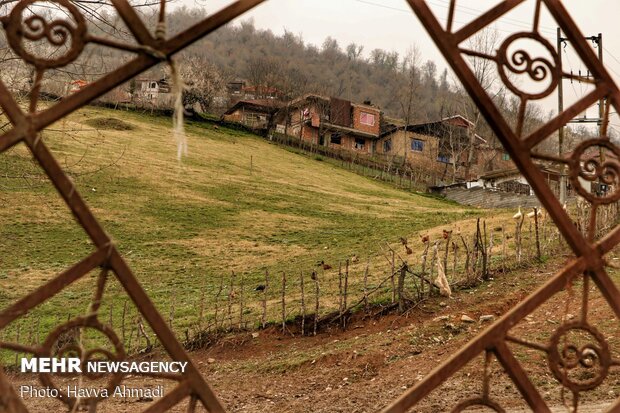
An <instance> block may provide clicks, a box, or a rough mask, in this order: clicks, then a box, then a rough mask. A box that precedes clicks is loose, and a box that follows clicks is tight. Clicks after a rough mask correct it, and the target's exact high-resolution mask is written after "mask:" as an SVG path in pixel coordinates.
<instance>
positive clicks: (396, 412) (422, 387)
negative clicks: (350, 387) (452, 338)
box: [383, 257, 587, 413]
mask: <svg viewBox="0 0 620 413" xmlns="http://www.w3.org/2000/svg"><path fill="white" fill-rule="evenodd" d="M586 265H587V264H586V261H585V259H584V258H583V257H582V258H577V259H575V260H574V261H572V262H571V263H569V264H568V265H567V266H566V267H565V268H564V269H563V270H562V271H560V272H559V273H558V274H556V275H555V276H554V277H553V278H552V279H551V280H549V281H547V282H546V283H545V284H544V285H543V286H541V287H540V288H538V289H537V290H536V291H535V292H533V293H532V294H530V295H529V296H528V297H527V298H526V299H525V300H523V301H522V302H521V303H520V304H518V305H517V306H516V307H514V308H512V309H511V310H510V311H508V312H507V313H506V314H504V315H503V316H502V317H501V318H500V319H499V320H498V321H497V322H496V323H495V324H493V325H492V326H490V327H488V328H487V329H486V330H485V331H483V332H482V333H480V335H478V336H477V337H476V338H474V339H473V340H472V341H470V342H469V343H468V344H466V345H465V346H464V347H463V348H462V349H461V350H460V351H458V352H457V353H455V354H454V355H452V356H451V357H450V358H448V359H447V360H446V361H445V362H444V363H442V364H441V365H440V366H438V367H436V368H435V369H434V370H433V371H431V372H430V373H429V374H428V375H427V376H426V377H425V378H424V379H423V380H422V381H421V382H420V383H418V384H417V385H416V386H414V387H412V388H411V389H409V390H407V392H405V393H404V394H403V395H401V396H400V397H399V398H398V399H397V400H395V401H394V402H393V403H392V404H390V405H389V406H388V407H386V408H385V409H384V410H383V413H402V412H406V411H407V410H408V409H409V408H410V407H412V406H413V405H415V404H416V403H418V402H419V401H421V400H422V399H423V398H424V397H426V396H427V395H428V394H429V393H430V392H431V391H433V390H434V389H435V388H437V387H438V386H439V385H441V383H443V382H444V381H445V380H446V379H447V378H448V377H450V376H452V375H453V374H454V373H456V372H457V371H458V370H460V369H461V368H462V367H463V366H465V365H466V364H467V363H468V362H469V361H471V360H472V359H474V358H475V357H477V356H478V355H479V354H480V353H481V352H483V351H484V350H489V351H494V349H495V347H496V345H497V343H499V342H502V341H503V340H504V338H505V337H506V334H507V333H508V331H509V330H510V329H511V328H512V327H514V326H515V325H517V324H518V323H519V322H520V321H521V320H523V319H524V318H525V317H526V316H527V315H528V314H530V313H531V312H532V311H534V310H535V309H536V308H538V307H539V306H540V305H541V304H543V303H544V302H545V301H547V300H548V299H549V297H551V296H553V295H554V294H556V293H558V292H560V291H562V290H563V289H564V287H565V286H566V284H567V283H568V282H569V281H570V280H572V279H574V278H575V277H577V276H578V275H579V274H581V273H582V272H583V271H584V270H585V268H586Z"/></svg>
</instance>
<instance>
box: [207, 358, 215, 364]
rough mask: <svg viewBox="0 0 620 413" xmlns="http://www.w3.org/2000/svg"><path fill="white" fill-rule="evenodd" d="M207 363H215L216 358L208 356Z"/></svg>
mask: <svg viewBox="0 0 620 413" xmlns="http://www.w3.org/2000/svg"><path fill="white" fill-rule="evenodd" d="M207 363H209V364H213V363H215V359H214V358H208V359H207Z"/></svg>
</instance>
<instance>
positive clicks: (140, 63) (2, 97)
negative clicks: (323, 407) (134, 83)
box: [0, 0, 264, 413]
mask: <svg viewBox="0 0 620 413" xmlns="http://www.w3.org/2000/svg"><path fill="white" fill-rule="evenodd" d="M262 1H264V0H240V1H237V2H235V3H233V4H232V5H230V6H228V7H226V8H225V9H223V10H221V11H220V12H218V13H217V14H215V15H213V16H211V17H210V18H207V19H206V20H204V21H202V22H200V23H198V24H196V25H194V26H193V27H191V28H189V29H187V30H186V31H185V32H182V33H181V34H179V35H177V36H175V37H173V38H172V39H170V40H168V41H166V42H162V44H160V45H157V46H158V47H157V49H156V50H154V52H155V53H156V54H160V56H154V55H153V54H154V53H153V50H151V51H147V52H144V53H143V54H141V55H140V56H138V57H137V58H136V59H134V60H133V61H132V62H130V63H128V64H126V65H125V66H123V67H121V68H119V69H117V70H116V71H114V72H112V73H111V74H109V75H107V76H104V77H103V78H102V79H100V80H99V81H97V82H95V83H93V84H91V85H90V86H88V87H87V88H85V89H84V90H82V91H81V92H79V93H77V94H75V95H72V96H70V97H69V98H67V99H63V100H62V101H61V102H60V103H59V104H57V105H55V106H54V107H52V108H51V109H48V110H46V111H43V112H41V113H39V114H33V115H30V116H27V115H25V114H24V112H23V111H22V110H21V109H20V107H19V105H18V104H17V102H16V101H15V100H14V99H13V98H12V97H11V95H10V94H9V93H8V91H7V89H6V87H5V86H4V84H2V82H0V105H1V106H2V108H3V109H4V110H5V113H6V114H7V116H8V118H9V120H10V121H11V123H12V124H13V126H14V128H13V129H12V130H10V131H9V132H7V133H5V134H4V135H3V136H2V137H0V142H1V144H0V145H1V146H0V149H1V151H4V150H6V149H8V148H9V147H11V146H12V145H14V144H15V143H17V142H19V141H20V140H22V139H25V141H26V144H27V145H28V147H29V149H30V150H31V152H32V153H33V156H34V157H35V159H36V160H37V161H38V163H39V164H40V165H41V167H42V168H43V169H44V170H45V172H46V174H47V175H48V176H49V177H50V179H51V181H52V182H53V184H54V186H55V187H56V189H57V191H58V192H59V193H60V194H61V196H62V197H63V199H64V200H65V202H66V203H67V205H68V206H69V207H70V209H71V211H72V213H73V215H74V216H75V217H76V219H77V220H78V222H79V223H80V225H81V226H82V227H83V228H84V230H85V231H86V232H87V234H88V235H89V237H90V238H91V239H92V240H93V242H94V244H95V245H96V246H97V247H98V248H99V249H98V251H97V252H96V253H94V254H92V255H91V256H90V257H88V258H87V259H86V260H83V261H82V262H81V263H78V264H76V266H74V267H72V268H71V269H69V270H68V271H67V272H65V273H63V274H61V275H60V276H58V277H57V278H55V279H54V280H52V281H51V282H49V283H47V284H46V285H45V286H42V287H40V288H39V289H37V290H36V291H35V292H33V293H32V294H29V295H28V296H26V297H25V298H24V299H22V300H20V301H18V302H17V303H16V304H15V305H14V306H11V307H9V308H8V309H7V310H5V311H4V312H3V314H2V315H3V322H4V326H5V325H6V324H8V323H10V322H11V321H12V320H14V319H15V318H18V317H19V316H21V315H22V314H23V312H24V311H28V310H29V309H31V308H33V307H34V306H36V305H38V304H40V303H42V302H43V301H45V300H47V299H49V298H50V297H51V296H53V295H54V294H55V293H57V292H59V291H60V290H62V288H64V287H66V286H67V285H69V284H70V283H71V282H73V281H75V280H77V279H79V278H80V277H81V276H82V275H84V274H85V273H87V272H88V271H90V270H91V269H92V268H94V267H95V266H97V265H102V264H103V263H102V262H101V261H102V259H103V258H104V256H107V259H109V262H106V264H105V265H110V266H111V267H112V269H113V270H114V273H115V274H116V276H117V278H118V279H119V281H120V282H121V284H122V285H123V287H124V288H125V290H126V291H127V293H128V295H129V296H130V297H131V298H132V300H133V301H134V302H135V303H136V304H137V307H138V309H139V311H140V312H141V313H142V315H143V316H144V318H145V320H147V322H149V324H150V325H151V327H152V328H153V330H154V331H155V333H156V334H157V336H158V338H159V339H160V341H161V343H162V345H163V346H164V348H165V349H166V350H167V351H168V353H169V354H170V355H171V357H173V358H174V359H175V360H180V361H186V362H187V363H188V365H187V366H188V368H187V371H186V376H187V381H186V382H183V384H181V385H180V386H179V387H177V389H176V390H175V391H173V392H172V393H170V394H168V395H167V397H165V398H164V399H162V400H160V401H159V402H157V403H156V404H154V405H153V406H151V407H150V408H149V409H147V411H148V412H159V411H164V410H166V409H168V408H170V407H173V406H174V405H175V404H177V403H178V402H179V401H180V400H182V399H183V398H184V397H187V396H188V395H189V394H191V393H192V392H193V393H194V394H195V395H196V396H197V397H198V398H200V400H201V403H202V404H203V406H204V407H205V408H206V409H207V410H209V411H210V412H214V413H215V412H218V413H219V412H224V408H223V406H222V405H221V404H220V402H219V400H218V399H217V397H216V396H215V394H214V393H213V391H212V390H211V388H210V387H209V385H208V384H207V383H206V381H205V380H204V379H203V377H202V376H201V375H200V373H199V371H198V369H197V368H196V366H195V365H194V364H193V363H192V362H191V360H190V359H189V357H188V356H187V354H186V352H185V350H184V349H183V347H182V346H181V345H180V343H179V342H178V340H177V339H176V337H175V336H174V334H173V333H172V331H171V330H170V329H169V328H168V327H167V324H166V322H165V321H164V320H163V318H162V317H161V315H160V314H159V313H158V312H157V310H156V309H155V307H154V305H153V304H152V302H151V301H150V299H149V298H148V296H147V295H146V293H145V292H144V290H143V289H142V287H141V286H140V284H139V283H138V281H137V280H136V279H135V277H134V275H133V273H132V272H131V270H130V269H129V267H128V266H127V265H126V264H125V262H124V260H123V259H122V257H121V256H120V254H119V253H118V251H117V250H116V249H115V247H114V246H113V245H112V243H111V240H110V238H109V236H108V235H107V234H106V233H105V231H104V230H103V228H102V227H101V226H100V225H99V223H98V222H97V220H96V219H95V217H94V215H93V214H92V213H91V212H90V210H89V208H88V207H87V205H86V204H85V203H84V201H83V199H82V198H81V196H80V195H79V193H78V191H77V190H76V188H75V185H74V184H73V182H72V181H71V180H70V178H69V177H68V176H67V175H66V174H65V173H64V171H63V170H62V168H61V167H60V165H59V164H58V163H57V161H56V160H55V158H54V157H53V156H52V154H51V152H50V151H49V149H48V148H47V147H46V145H45V144H44V143H43V142H42V141H41V139H40V136H39V135H38V134H37V132H39V131H40V130H42V129H44V128H45V127H47V126H49V125H50V124H51V123H53V122H55V121H57V120H59V119H61V118H62V117H64V116H66V115H67V114H69V113H71V112H73V111H74V110H76V109H78V108H79V107H81V106H83V105H85V104H87V103H88V102H90V101H92V100H93V99H95V98H96V97H99V96H101V95H103V94H104V93H106V92H108V91H109V90H112V89H113V88H114V87H116V86H118V85H120V84H122V83H124V82H125V81H127V80H129V79H131V78H132V77H134V76H135V75H137V74H139V73H141V72H142V71H144V70H146V69H148V68H149V67H151V66H153V65H155V64H157V63H158V62H160V61H161V60H162V56H163V57H164V58H169V57H170V56H171V55H173V54H174V53H176V52H178V51H180V50H182V49H183V48H185V47H187V46H189V45H190V44H191V43H193V42H195V41H197V40H198V39H200V38H202V37H203V36H205V35H206V34H208V33H210V32H211V31H213V30H215V29H217V28H218V27H220V26H221V25H223V24H225V23H227V22H228V21H230V20H232V19H233V18H234V17H236V16H238V15H240V14H242V13H243V12H245V11H247V10H249V9H250V8H252V7H254V6H256V5H258V4H260V3H261V2H262ZM115 5H116V6H117V8H118V10H119V13H120V14H121V16H122V17H123V19H124V20H125V22H126V23H127V24H128V26H129V27H130V28H131V29H132V32H133V33H134V35H135V36H136V37H137V38H138V41H139V42H140V43H141V44H142V45H146V46H149V47H153V46H155V42H154V39H153V38H152V36H151V35H150V33H148V30H146V28H145V27H144V25H143V24H142V21H141V20H140V19H139V17H138V16H137V15H136V14H135V12H134V11H133V9H132V8H131V7H130V6H129V5H128V3H127V2H125V1H123V0H115ZM95 40H96V39H95ZM4 92H7V93H4ZM0 328H2V327H0ZM0 373H1V372H0ZM20 404H21V403H20ZM22 407H23V406H17V407H16V409H21V408H22Z"/></svg>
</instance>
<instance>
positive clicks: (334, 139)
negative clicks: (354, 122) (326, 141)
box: [331, 133, 342, 145]
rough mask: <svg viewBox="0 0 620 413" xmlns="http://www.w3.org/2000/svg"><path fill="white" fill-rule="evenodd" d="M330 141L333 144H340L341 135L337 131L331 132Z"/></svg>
mask: <svg viewBox="0 0 620 413" xmlns="http://www.w3.org/2000/svg"><path fill="white" fill-rule="evenodd" d="M331 143H333V144H334V145H340V144H341V143H342V135H341V134H339V133H332V137H331Z"/></svg>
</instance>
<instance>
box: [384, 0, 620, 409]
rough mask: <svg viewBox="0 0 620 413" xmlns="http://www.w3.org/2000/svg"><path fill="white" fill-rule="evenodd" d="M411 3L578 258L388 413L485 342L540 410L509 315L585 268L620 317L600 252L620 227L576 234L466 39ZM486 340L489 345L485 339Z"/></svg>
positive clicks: (619, 297)
mask: <svg viewBox="0 0 620 413" xmlns="http://www.w3.org/2000/svg"><path fill="white" fill-rule="evenodd" d="M408 2H409V4H410V5H411V7H412V8H413V9H414V11H415V12H416V14H417V15H418V17H419V18H420V20H421V21H422V23H423V24H424V26H425V27H426V29H427V31H428V32H429V33H430V34H431V36H432V37H433V40H434V41H435V43H436V44H437V45H438V46H439V48H440V50H441V51H442V53H443V54H444V56H446V57H447V60H448V61H449V63H450V64H451V66H452V67H453V69H454V70H455V72H456V73H457V76H459V78H460V79H461V81H462V83H463V84H464V86H465V88H466V89H467V91H468V93H469V94H470V95H471V96H472V98H474V100H476V101H477V103H478V106H479V108H480V110H481V112H482V114H483V115H484V116H485V118H486V119H487V120H488V121H489V123H490V125H491V127H492V128H493V129H494V132H495V133H496V134H497V135H498V137H499V138H500V140H501V141H502V143H503V145H504V147H506V148H507V150H508V151H509V153H510V154H511V155H513V159H514V160H515V163H516V164H517V166H518V167H519V169H520V170H521V172H522V173H523V174H524V176H526V178H527V179H528V182H530V184H532V187H533V188H534V190H535V192H536V193H537V195H538V196H539V199H541V201H542V202H543V204H544V205H545V206H546V207H547V210H548V211H550V213H551V215H552V217H553V218H554V220H555V222H556V223H557V224H558V227H559V228H560V230H561V231H562V233H563V235H564V237H565V239H566V240H567V241H568V242H569V245H570V246H571V247H572V249H573V251H574V252H575V254H576V255H577V256H578V257H579V258H576V259H574V260H573V262H572V263H569V264H568V266H567V267H566V269H568V272H566V270H565V271H564V272H562V273H560V274H558V275H556V276H555V277H554V278H553V279H552V280H551V281H550V282H549V283H547V284H546V285H545V286H543V287H542V288H541V289H539V290H538V291H537V292H535V293H534V294H532V295H530V297H529V298H528V299H527V300H526V301H525V302H524V303H522V304H521V305H519V306H517V307H516V308H515V309H513V310H512V311H510V312H509V313H508V314H507V315H506V316H505V317H502V319H500V320H499V321H498V322H497V323H496V324H495V325H494V326H492V327H490V328H489V330H487V332H485V333H482V334H481V335H480V336H479V337H478V338H476V339H474V341H473V342H472V343H470V345H468V346H467V347H466V348H464V349H463V350H462V351H460V352H459V353H457V354H456V355H455V356H453V357H452V358H450V360H448V361H446V363H444V364H443V365H442V366H440V367H439V368H437V369H436V370H434V371H433V372H432V373H431V374H429V376H428V377H427V379H425V380H424V381H423V382H421V383H420V384H419V385H418V386H416V387H414V388H413V389H411V390H410V391H408V392H407V393H405V394H404V395H403V396H401V398H399V399H398V400H397V401H396V402H394V403H393V404H392V405H390V406H389V407H388V408H386V410H384V412H394V413H396V412H404V411H406V410H407V409H408V408H409V407H411V406H413V405H414V404H415V403H417V402H418V401H420V400H421V399H422V398H423V397H425V396H426V395H427V394H428V393H429V392H430V391H432V390H433V389H434V388H436V387H437V386H438V385H440V384H441V383H442V382H443V381H445V379H447V378H448V377H449V376H451V375H452V374H453V373H454V372H456V371H457V370H459V369H460V368H461V367H462V366H463V365H464V364H465V363H466V362H467V361H469V360H471V359H472V358H473V357H475V356H477V355H478V354H479V353H480V352H481V351H482V350H483V348H476V345H477V346H478V347H485V345H483V344H486V346H487V347H488V346H490V348H491V349H494V350H495V351H496V352H497V353H499V354H501V357H502V359H503V360H504V361H503V363H502V364H504V367H505V368H506V369H507V371H508V374H509V375H510V376H511V378H512V379H513V381H515V383H516V384H517V386H518V387H519V390H520V391H521V393H522V394H523V396H524V398H525V399H526V401H527V402H528V404H529V405H530V407H532V408H533V409H535V411H541V410H540V409H544V408H546V406H545V404H544V401H542V398H541V397H540V395H539V394H538V391H537V390H536V388H534V387H533V386H531V383H530V384H528V383H529V380H527V376H526V375H525V374H524V372H522V369H521V367H520V366H519V364H518V362H517V361H516V360H515V359H514V357H512V355H511V353H510V352H509V350H508V348H507V346H506V344H505V334H506V332H507V331H508V329H510V328H512V326H514V324H516V323H514V320H513V322H510V321H509V320H510V317H511V316H518V317H517V318H522V317H521V316H523V317H525V315H527V314H529V312H531V311H524V310H525V308H526V305H525V304H526V303H527V302H536V303H537V305H536V306H535V307H534V308H536V307H538V305H540V304H542V303H543V302H544V301H546V300H547V299H548V298H549V297H550V296H551V295H553V294H555V292H558V291H561V290H562V289H563V288H564V287H565V283H564V282H560V283H559V284H557V285H556V291H555V292H553V293H552V294H549V293H550V292H551V291H547V292H545V291H544V290H545V289H546V288H547V287H548V286H550V285H552V284H556V283H557V281H558V280H561V281H565V280H562V279H563V278H565V277H566V278H569V276H570V278H573V277H574V276H576V275H577V274H578V273H580V272H582V271H583V270H585V269H586V268H590V269H592V270H594V273H595V276H594V277H593V278H594V279H595V281H596V282H597V284H599V288H600V289H601V290H602V291H605V292H606V294H605V298H606V299H607V300H608V301H609V302H613V303H614V305H613V306H614V312H616V313H617V314H618V315H619V316H620V314H619V311H620V308H618V307H620V293H619V292H618V290H617V288H616V287H615V285H614V284H613V282H611V280H610V279H609V277H608V276H607V274H606V273H605V272H604V269H603V264H604V263H603V260H602V255H603V254H604V253H605V252H606V251H605V248H606V247H609V248H611V247H613V246H614V245H616V244H617V242H616V241H617V237H618V231H617V230H616V231H614V233H612V234H610V236H609V237H606V238H605V239H604V240H603V241H602V242H601V243H599V244H597V245H595V246H592V245H591V244H590V243H588V242H587V241H586V240H585V239H584V238H583V236H581V234H578V233H577V232H578V231H576V228H575V227H574V226H573V225H572V223H571V222H570V219H569V218H568V215H567V214H566V213H565V212H564V211H563V210H562V208H561V206H560V205H559V202H557V199H556V198H555V196H553V194H551V193H550V190H549V189H548V187H547V186H546V185H544V178H543V177H542V176H541V174H540V173H536V172H537V171H536V170H535V167H534V168H532V169H528V167H530V168H531V167H533V164H532V163H531V156H530V154H529V149H530V147H528V146H526V145H524V144H523V142H522V141H521V140H520V139H518V138H517V137H516V136H515V135H514V133H513V132H512V130H511V129H510V128H509V127H508V125H507V124H506V122H505V121H504V119H503V117H502V116H501V114H500V113H499V111H498V110H497V108H496V107H495V105H494V104H493V102H492V101H490V99H489V98H488V96H487V95H486V93H485V92H484V90H483V89H482V88H481V87H480V85H479V83H478V82H477V81H476V79H475V76H473V73H471V70H470V69H469V68H468V66H467V64H466V63H465V62H464V60H463V59H462V56H461V54H460V51H459V48H458V43H460V41H462V40H464V38H460V39H455V38H454V36H451V35H450V34H449V33H445V32H444V31H443V30H442V29H441V26H440V25H439V23H438V22H437V20H436V19H435V17H434V15H433V14H432V12H431V11H430V9H429V8H428V7H427V6H426V4H425V3H424V1H423V0H408ZM508 3H509V2H505V3H504V4H508ZM552 7H553V6H552ZM507 10H508V9H503V8H501V5H500V6H498V7H496V8H495V9H494V10H492V11H491V12H490V13H495V14H496V17H495V18H497V17H499V16H500V15H501V14H503V12H505V11H507ZM490 17H491V16H490V15H489V13H487V14H485V17H484V18H485V19H487V20H488V19H489V18H490ZM493 20H494V19H490V21H493ZM560 20H561V19H558V21H560ZM564 20H570V19H564ZM490 21H488V22H487V23H485V24H484V25H486V24H488V23H489V22H490ZM475 24H476V23H475V22H474V23H472V24H470V26H472V27H480V28H481V27H483V26H484V25H482V26H480V25H478V26H476V25H475ZM566 31H567V32H568V34H569V36H571V35H572V37H573V38H579V39H581V38H582V36H580V33H579V31H578V30H577V29H576V26H574V25H573V26H572V27H570V26H569V28H568V30H566ZM474 32H475V31H473V30H471V33H474ZM582 49H583V48H582ZM590 54H591V55H592V56H585V59H588V58H589V57H592V60H594V61H597V59H596V58H595V57H594V56H593V53H592V52H591V51H590ZM582 58H583V56H582ZM586 61H588V60H586ZM597 62H598V61H597ZM601 73H605V74H606V75H607V76H606V77H607V78H608V79H606V80H607V82H605V84H603V85H599V87H598V88H597V91H599V92H598V93H602V94H612V96H618V90H617V88H615V86H614V87H613V88H612V87H608V86H607V85H614V83H613V81H611V79H610V78H609V76H608V74H607V73H606V71H605V69H604V68H602V65H601ZM605 89H607V90H605ZM605 92H607V93H605ZM586 98H588V97H586ZM612 99H613V97H612ZM616 99H617V98H616ZM580 103H581V104H583V102H580ZM563 120H565V118H563V117H562V115H561V114H560V117H559V118H556V119H555V120H554V121H553V122H552V123H553V125H552V126H557V127H559V126H561V122H562V121H563ZM555 129H557V128H555ZM555 129H551V128H549V132H548V134H550V133H552V132H553V131H554V130H555ZM544 132H545V131H543V132H542V133H540V135H543V134H544ZM540 140H542V139H540ZM531 142H533V140H530V144H531ZM536 143H538V142H536ZM531 146H534V145H531ZM527 172H530V173H527ZM548 195H551V196H550V197H548ZM554 201H555V202H554ZM579 262H580V263H581V264H582V268H579V269H578V270H577V269H575V265H576V264H577V263H579ZM571 269H572V270H571ZM532 310H533V309H532ZM517 322H518V321H517ZM496 329H498V330H501V329H506V330H505V331H504V334H503V335H500V337H499V339H497V340H496V341H495V342H493V339H492V338H488V339H487V340H485V338H486V337H487V334H488V331H493V332H494V333H496V331H495V330H496ZM485 341H486V343H484V342H485ZM488 349H489V348H487V350H488ZM464 360H467V361H464ZM543 406H544V407H543ZM546 409H547V410H545V411H548V408H546Z"/></svg>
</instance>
